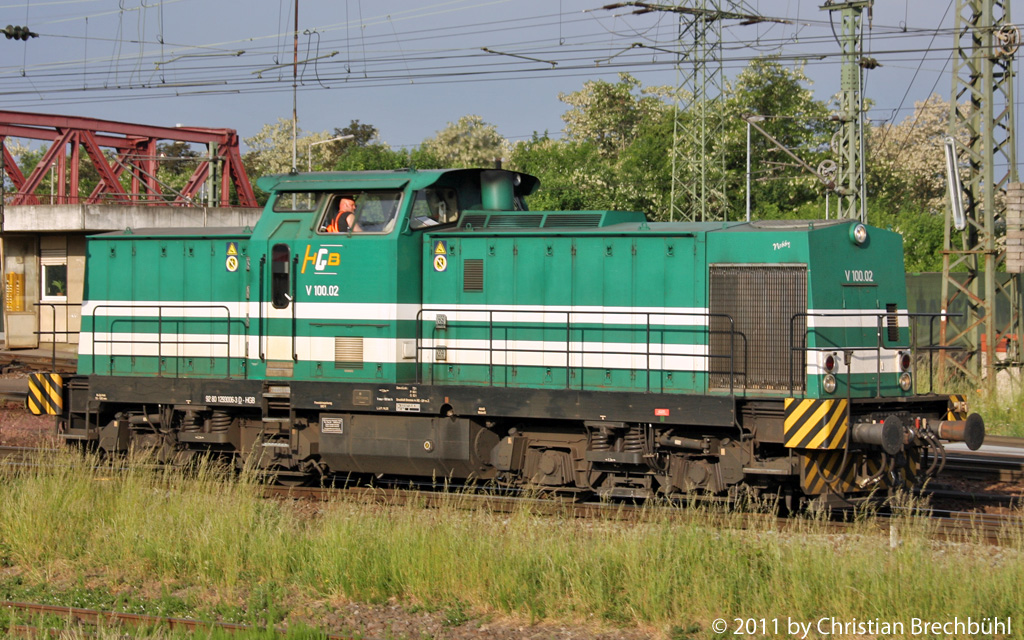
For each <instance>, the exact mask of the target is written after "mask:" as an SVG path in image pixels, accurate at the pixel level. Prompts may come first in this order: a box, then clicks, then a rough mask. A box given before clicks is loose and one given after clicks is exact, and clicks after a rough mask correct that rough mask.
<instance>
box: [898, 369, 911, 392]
mask: <svg viewBox="0 0 1024 640" xmlns="http://www.w3.org/2000/svg"><path fill="white" fill-rule="evenodd" d="M913 382H914V379H913V378H911V377H910V374H909V373H907V372H906V371H904V372H903V373H901V374H900V389H903V390H904V391H910V386H911V385H912V384H913Z"/></svg>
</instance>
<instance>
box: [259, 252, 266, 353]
mask: <svg viewBox="0 0 1024 640" xmlns="http://www.w3.org/2000/svg"><path fill="white" fill-rule="evenodd" d="M266 266H267V254H263V257H261V258H260V287H259V289H260V293H259V321H258V323H257V324H258V325H259V338H258V339H257V342H258V343H259V347H260V362H266V361H267V358H266V357H265V354H264V352H263V286H264V284H263V282H264V281H263V277H264V276H263V274H264V273H266V269H264V267H266Z"/></svg>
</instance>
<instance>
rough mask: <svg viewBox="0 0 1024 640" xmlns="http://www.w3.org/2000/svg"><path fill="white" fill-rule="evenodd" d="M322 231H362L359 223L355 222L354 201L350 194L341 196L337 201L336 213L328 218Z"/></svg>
mask: <svg viewBox="0 0 1024 640" xmlns="http://www.w3.org/2000/svg"><path fill="white" fill-rule="evenodd" d="M324 231H326V232H327V233H348V232H349V231H354V232H360V231H362V229H361V228H360V227H359V223H358V222H356V201H355V199H354V198H353V197H352V196H341V198H340V199H339V201H338V213H337V214H335V215H334V217H333V218H328V222H327V226H326V227H325V228H324Z"/></svg>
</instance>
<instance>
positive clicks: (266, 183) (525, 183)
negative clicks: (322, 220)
mask: <svg viewBox="0 0 1024 640" xmlns="http://www.w3.org/2000/svg"><path fill="white" fill-rule="evenodd" d="M484 172H502V173H506V174H509V176H510V177H512V178H513V183H514V184H515V187H516V191H517V192H518V193H520V194H521V195H530V194H531V193H533V192H535V191H536V190H537V188H538V187H539V186H540V180H539V179H537V178H536V177H534V176H531V175H529V174H526V173H520V172H518V171H506V170H503V169H396V170H394V171H326V172H314V173H285V174H276V175H269V176H263V177H261V178H259V179H258V180H256V186H258V187H259V188H260V189H262V190H263V191H267V192H270V191H309V190H321V189H323V190H345V189H365V188H371V189H387V188H392V189H397V188H402V187H405V186H406V185H407V184H410V183H411V186H412V188H413V189H422V188H424V187H429V186H430V185H432V184H434V183H436V182H438V181H439V180H441V179H442V178H455V179H473V178H476V179H477V180H479V177H478V176H479V175H480V174H482V173H484Z"/></svg>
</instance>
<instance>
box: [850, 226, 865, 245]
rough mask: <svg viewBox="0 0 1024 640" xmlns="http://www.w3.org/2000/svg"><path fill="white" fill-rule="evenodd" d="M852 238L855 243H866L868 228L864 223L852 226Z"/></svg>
mask: <svg viewBox="0 0 1024 640" xmlns="http://www.w3.org/2000/svg"><path fill="white" fill-rule="evenodd" d="M850 240H851V241H853V243H854V244H864V243H865V242H867V241H868V228H867V227H865V226H864V225H862V224H855V225H853V227H851V228H850Z"/></svg>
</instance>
